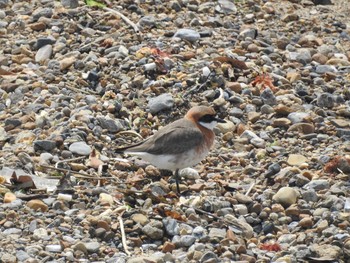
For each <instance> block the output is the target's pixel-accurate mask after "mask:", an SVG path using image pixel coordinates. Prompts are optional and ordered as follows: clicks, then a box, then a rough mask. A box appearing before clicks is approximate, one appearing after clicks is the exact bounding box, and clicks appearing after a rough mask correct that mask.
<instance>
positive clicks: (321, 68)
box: [315, 65, 338, 74]
mask: <svg viewBox="0 0 350 263" xmlns="http://www.w3.org/2000/svg"><path fill="white" fill-rule="evenodd" d="M315 71H316V73H318V74H324V73H328V72H338V70H337V68H336V67H335V66H331V65H317V66H316V70H315Z"/></svg>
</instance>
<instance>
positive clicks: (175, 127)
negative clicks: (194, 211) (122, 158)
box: [116, 106, 226, 193]
mask: <svg viewBox="0 0 350 263" xmlns="http://www.w3.org/2000/svg"><path fill="white" fill-rule="evenodd" d="M225 122H226V121H225V120H223V119H220V118H218V117H217V116H216V112H215V111H214V109H213V108H212V107H208V106H194V107H192V108H191V109H190V110H189V111H188V112H187V113H186V115H185V116H184V117H183V118H181V119H178V120H176V121H174V122H172V123H170V124H168V125H166V126H164V127H163V128H161V129H159V130H158V131H157V132H156V133H155V134H154V135H153V136H151V137H149V138H147V139H145V140H144V141H141V142H138V143H136V144H132V145H129V146H125V147H121V148H117V149H116V153H124V154H129V155H134V156H137V157H140V158H141V159H143V160H144V161H146V162H148V163H150V164H152V165H154V166H155V167H157V168H159V169H163V170H170V171H172V172H175V181H176V189H177V192H178V193H180V187H179V170H180V169H183V168H187V167H191V166H193V165H196V164H198V163H199V162H201V161H202V160H203V159H204V158H205V157H206V156H207V154H208V153H209V151H210V149H211V147H212V146H213V144H214V137H215V135H214V132H213V129H214V128H215V127H216V125H217V124H218V123H225Z"/></svg>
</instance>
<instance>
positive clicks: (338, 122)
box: [329, 119, 350, 128]
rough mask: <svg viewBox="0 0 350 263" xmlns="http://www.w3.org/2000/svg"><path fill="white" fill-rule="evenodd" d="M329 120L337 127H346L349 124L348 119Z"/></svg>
mask: <svg viewBox="0 0 350 263" xmlns="http://www.w3.org/2000/svg"><path fill="white" fill-rule="evenodd" d="M329 121H330V123H332V124H333V125H334V126H335V127H337V128H347V127H349V126H350V121H348V120H346V119H330V120H329Z"/></svg>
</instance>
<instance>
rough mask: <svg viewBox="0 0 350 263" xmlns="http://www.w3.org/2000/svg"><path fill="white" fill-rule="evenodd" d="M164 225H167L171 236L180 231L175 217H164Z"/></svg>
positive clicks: (167, 231) (166, 228) (167, 230)
mask: <svg viewBox="0 0 350 263" xmlns="http://www.w3.org/2000/svg"><path fill="white" fill-rule="evenodd" d="M163 225H164V227H165V231H166V233H167V234H168V235H169V236H175V235H178V234H179V232H180V229H179V224H178V223H177V221H176V220H175V219H173V218H170V217H167V218H163Z"/></svg>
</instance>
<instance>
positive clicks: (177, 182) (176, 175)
mask: <svg viewBox="0 0 350 263" xmlns="http://www.w3.org/2000/svg"><path fill="white" fill-rule="evenodd" d="M179 179H180V178H179V169H176V170H175V182H176V190H177V193H178V194H180V186H179Z"/></svg>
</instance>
